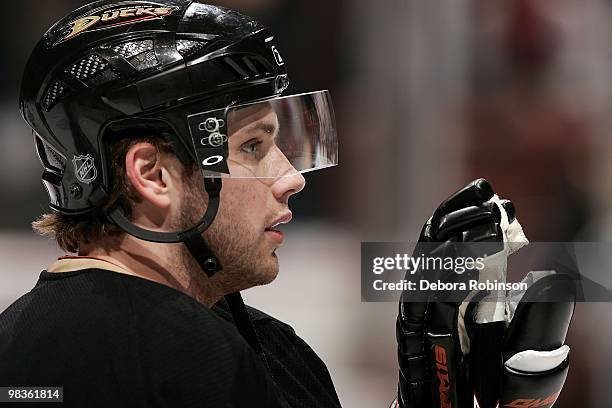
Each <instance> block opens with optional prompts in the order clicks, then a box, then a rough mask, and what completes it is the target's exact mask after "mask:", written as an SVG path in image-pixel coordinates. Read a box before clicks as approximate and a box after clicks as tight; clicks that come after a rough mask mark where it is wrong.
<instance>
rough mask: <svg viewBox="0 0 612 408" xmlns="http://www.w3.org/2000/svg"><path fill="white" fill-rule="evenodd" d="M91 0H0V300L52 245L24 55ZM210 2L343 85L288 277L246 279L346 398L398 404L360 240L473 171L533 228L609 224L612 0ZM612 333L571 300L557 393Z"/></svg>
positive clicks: (301, 75)
mask: <svg viewBox="0 0 612 408" xmlns="http://www.w3.org/2000/svg"><path fill="white" fill-rule="evenodd" d="M85 3H86V2H85V1H77V0H53V1H47V2H41V1H35V0H22V1H19V2H11V3H10V4H7V5H3V15H4V20H3V22H2V24H0V33H1V35H0V41H1V45H0V76H1V77H2V79H3V80H2V81H0V189H1V191H2V199H1V201H2V211H0V256H1V257H2V259H3V262H2V265H1V266H0V282H1V284H0V310H4V308H6V307H7V306H8V305H9V304H10V303H11V302H13V301H14V300H15V299H16V298H17V297H18V296H19V295H20V294H22V293H24V292H25V291H27V290H29V289H30V288H31V287H32V286H33V285H34V283H35V281H36V279H37V276H38V274H39V273H40V271H41V270H42V269H44V268H45V267H46V266H47V265H48V264H50V263H51V262H52V260H53V259H54V258H55V257H56V256H57V255H59V254H60V253H59V252H58V249H57V248H56V247H55V246H54V245H53V244H52V243H49V242H47V241H45V240H44V239H42V238H38V237H36V236H35V235H34V234H33V233H32V232H31V230H30V229H29V224H30V222H31V221H32V220H33V219H34V218H35V217H36V216H37V215H38V214H40V213H41V212H43V211H44V210H45V205H46V196H45V193H44V191H43V188H42V186H41V183H40V180H39V176H40V173H41V172H42V169H41V167H40V165H39V163H38V161H37V159H36V156H35V152H34V148H33V143H32V137H31V134H30V132H29V130H28V129H27V128H26V125H25V124H24V123H23V122H22V120H21V118H20V116H19V112H18V109H17V99H18V88H19V83H20V80H21V72H22V69H23V66H24V64H25V60H26V58H27V56H28V55H29V52H30V50H31V49H32V47H33V46H34V44H35V42H36V41H37V40H38V38H39V37H40V36H41V35H42V33H43V32H44V31H45V30H46V29H47V28H48V27H49V26H50V25H51V24H52V23H53V22H54V21H56V20H57V19H58V18H60V17H61V16H63V15H64V14H66V13H67V12H68V11H69V10H71V9H73V8H76V7H77V6H79V5H82V4H85ZM211 3H213V4H219V5H224V6H228V7H231V8H235V9H237V10H241V11H243V12H245V13H247V14H250V15H253V16H255V17H258V18H259V19H260V20H262V21H263V22H265V23H266V24H267V25H269V26H270V27H271V28H272V30H273V32H275V34H276V37H277V41H278V46H279V49H280V51H281V52H282V54H283V57H284V59H285V61H286V62H287V65H288V69H289V74H290V79H291V84H292V85H291V87H290V91H291V92H293V93H298V92H303V91H309V90H315V89H322V88H328V89H330V90H331V92H332V95H333V98H334V105H335V109H336V115H337V119H338V122H339V137H340V163H341V164H340V166H339V167H336V168H333V169H329V170H326V171H323V172H316V173H312V174H310V175H309V176H307V182H308V185H307V188H306V190H305V191H304V192H302V193H301V194H299V195H298V196H296V197H295V199H293V202H292V206H293V209H294V221H293V222H292V223H291V225H290V226H288V228H287V240H286V245H285V247H284V248H283V249H282V250H281V251H279V255H280V259H281V274H280V276H279V278H278V279H277V281H275V282H274V283H273V284H271V285H269V286H267V287H264V288H256V289H253V290H250V291H248V292H247V293H246V294H245V296H246V298H247V301H248V302H249V303H251V304H253V305H255V306H258V307H260V308H262V309H263V310H265V311H266V312H268V313H270V314H272V315H275V316H277V317H279V318H281V319H283V320H285V321H287V322H288V323H290V324H291V325H292V326H293V327H294V328H295V329H296V331H297V332H298V334H300V335H302V336H303V337H304V338H305V339H306V340H307V341H308V342H309V343H310V344H311V346H312V347H313V348H314V349H315V350H316V351H317V352H318V353H319V354H320V355H321V357H322V358H323V360H324V361H326V363H327V365H328V367H329V369H330V371H331V374H332V377H333V379H334V382H335V384H336V388H337V390H338V393H339V396H340V399H341V401H342V403H343V405H344V406H346V407H352V408H361V407H364V408H365V407H367V408H370V407H386V406H388V404H389V402H390V400H391V399H392V398H393V395H394V392H395V387H396V379H397V370H396V355H395V353H396V351H395V327H394V323H395V314H396V305H394V304H383V303H381V304H374V303H369V304H368V303H362V302H360V297H359V293H360V289H359V282H360V279H359V249H360V242H361V241H394V240H398V241H402V240H403V241H408V240H414V239H415V238H416V237H417V235H418V231H419V229H420V226H421V224H422V223H423V222H424V220H425V219H427V217H428V216H429V214H430V213H431V211H432V210H433V209H434V208H435V206H436V205H437V203H438V202H439V201H440V200H441V199H443V198H444V197H446V196H447V195H448V194H449V193H450V192H452V191H454V190H456V189H457V188H459V187H461V186H462V185H464V184H465V183H467V182H468V181H469V180H471V179H474V178H477V177H485V178H487V179H489V181H490V182H491V183H492V185H493V186H494V188H495V189H496V191H497V192H499V193H500V194H501V195H503V196H505V197H507V198H510V199H512V200H513V201H514V203H515V204H516V206H517V209H518V216H519V218H520V220H521V223H522V225H523V227H524V229H525V231H526V233H527V236H528V237H529V238H530V239H531V240H532V241H572V240H579V241H589V240H593V241H612V239H611V238H612V180H611V176H612V160H610V158H611V157H612V139H611V138H610V134H609V132H610V128H611V125H612V24H611V22H612V1H609V0H582V1H578V0H439V1H433V2H428V1H420V0H380V1H366V0H226V1H211ZM606 275H607V272H606ZM610 281H612V278H610ZM84 306H86V305H84ZM49 307H53V305H49ZM610 337H612V304H604V303H588V304H580V305H578V307H577V310H576V315H575V317H574V323H573V325H572V328H571V332H570V336H569V339H568V344H570V345H571V346H572V348H573V351H572V353H573V354H572V367H571V370H570V374H569V377H568V381H567V384H566V386H565V390H564V392H563V393H562V395H561V397H560V399H559V401H558V403H557V405H556V407H559V408H568V407H598V408H599V407H602V406H607V403H608V401H610V400H612V388H611V387H609V386H608V383H609V380H608V378H607V375H606V374H604V373H608V372H609V371H610V370H611V369H612V349H611V348H610V346H609V339H610ZM169 341H171V339H169Z"/></svg>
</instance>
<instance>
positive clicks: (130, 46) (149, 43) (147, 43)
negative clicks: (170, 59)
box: [113, 40, 153, 59]
mask: <svg viewBox="0 0 612 408" xmlns="http://www.w3.org/2000/svg"><path fill="white" fill-rule="evenodd" d="M113 51H115V52H116V53H117V54H119V55H121V56H122V57H123V58H125V59H130V58H132V57H134V56H136V55H139V54H142V53H144V52H147V51H153V40H141V41H128V42H124V43H121V44H118V45H115V46H114V47H113Z"/></svg>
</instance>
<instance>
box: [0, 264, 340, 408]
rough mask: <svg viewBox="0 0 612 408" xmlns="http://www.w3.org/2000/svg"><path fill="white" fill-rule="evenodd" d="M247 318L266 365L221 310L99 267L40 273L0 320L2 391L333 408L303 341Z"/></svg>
mask: <svg viewBox="0 0 612 408" xmlns="http://www.w3.org/2000/svg"><path fill="white" fill-rule="evenodd" d="M249 313H250V314H251V315H252V316H253V318H254V324H255V327H256V330H257V334H258V337H260V341H261V343H262V346H263V348H264V352H265V361H264V362H262V361H261V360H260V358H259V357H258V356H257V355H256V354H255V353H253V352H252V350H251V349H250V347H249V346H248V344H247V343H246V342H245V341H244V340H243V339H242V337H241V336H240V335H239V334H238V332H237V330H236V329H235V328H234V327H233V325H232V323H231V315H229V314H228V312H227V311H226V309H225V305H224V304H219V305H217V306H216V307H214V308H212V309H210V308H208V307H206V306H204V305H202V304H200V303H198V302H197V301H195V300H194V299H192V298H191V297H189V296H187V295H185V294H183V293H181V292H179V291H177V290H175V289H173V288H170V287H167V286H165V285H162V284H159V283H156V282H152V281H149V280H146V279H143V278H139V277H136V276H130V275H126V274H120V273H117V272H111V271H107V270H103V269H84V270H79V271H74V272H63V273H48V272H46V271H43V272H42V273H41V275H40V278H39V280H38V282H37V283H36V285H35V287H34V288H33V289H32V290H31V291H30V292H29V293H27V294H25V295H24V296H22V297H21V298H19V299H18V300H17V301H16V302H15V303H13V304H12V305H11V306H9V307H8V308H7V309H6V310H5V311H4V312H3V313H2V314H0V387H1V386H21V387H27V386H38V387H41V386H62V387H64V404H63V405H62V406H65V407H85V406H86V407H245V406H255V407H285V408H286V407H338V406H340V404H339V402H338V398H337V396H336V393H335V390H334V388H333V384H332V382H331V379H330V377H329V373H328V371H327V369H326V368H325V365H324V364H323V363H322V361H321V360H320V359H319V358H318V357H317V356H316V354H315V353H314V352H313V351H312V350H311V349H310V348H309V347H308V346H307V345H306V343H304V342H303V340H301V339H300V338H299V337H297V336H296V335H295V333H294V332H293V330H292V329H291V328H290V327H289V326H287V325H285V324H284V323H281V322H280V321H278V320H276V319H273V318H271V317H269V316H267V315H265V314H263V313H262V312H259V311H257V310H256V309H252V308H249ZM0 405H1V404H0ZM51 405H53V404H51ZM15 406H20V407H23V406H31V405H27V404H26V405H24V404H23V403H21V404H17V405H15ZM40 406H49V404H48V403H45V404H41V405H40Z"/></svg>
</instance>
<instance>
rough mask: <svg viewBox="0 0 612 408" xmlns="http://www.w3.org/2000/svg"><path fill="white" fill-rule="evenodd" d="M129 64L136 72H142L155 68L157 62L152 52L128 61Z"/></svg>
mask: <svg viewBox="0 0 612 408" xmlns="http://www.w3.org/2000/svg"><path fill="white" fill-rule="evenodd" d="M128 61H129V62H130V64H132V66H133V67H134V68H136V69H137V70H138V71H142V70H143V69H147V68H152V67H154V66H156V65H157V64H158V63H159V61H158V59H157V56H156V55H155V52H154V51H147V52H143V53H142V54H138V55H135V56H133V57H132V58H130V59H128Z"/></svg>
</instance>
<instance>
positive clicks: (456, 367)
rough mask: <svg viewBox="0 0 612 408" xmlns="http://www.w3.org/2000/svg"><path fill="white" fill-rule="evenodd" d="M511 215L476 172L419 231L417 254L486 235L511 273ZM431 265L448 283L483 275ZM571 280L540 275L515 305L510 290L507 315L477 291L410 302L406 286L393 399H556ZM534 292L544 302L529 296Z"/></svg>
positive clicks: (440, 251)
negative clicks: (561, 298) (508, 258)
mask: <svg viewBox="0 0 612 408" xmlns="http://www.w3.org/2000/svg"><path fill="white" fill-rule="evenodd" d="M514 220H515V214H514V206H513V205H512V203H511V202H509V201H501V200H499V199H497V197H495V199H494V193H493V190H492V188H491V186H490V185H489V183H488V182H487V181H486V180H483V179H480V180H476V181H474V182H472V183H470V184H469V185H468V186H466V187H465V188H463V189H462V190H460V191H458V192H457V193H455V194H453V195H452V196H451V197H449V198H448V199H447V200H445V201H444V202H443V203H442V204H441V205H440V206H439V207H438V209H437V210H436V211H435V212H434V215H433V216H432V217H431V218H430V220H429V221H428V222H427V224H426V225H425V226H424V228H423V230H422V232H421V236H420V237H419V244H418V245H417V248H416V249H415V255H414V256H420V255H423V253H424V252H425V254H426V255H428V256H431V255H435V256H436V257H445V256H453V257H457V256H465V255H466V254H465V253H463V254H462V253H458V251H459V252H461V251H463V250H464V249H465V247H461V246H458V245H456V244H454V243H456V242H479V243H489V244H488V245H487V251H488V256H491V255H492V254H495V253H497V255H496V256H497V257H498V258H499V257H501V258H503V259H502V261H503V262H502V263H503V267H502V266H500V267H499V269H503V274H504V276H503V278H504V279H505V257H506V256H507V254H508V253H509V252H508V251H507V248H508V243H507V242H505V241H507V240H508V236H507V231H506V230H504V228H506V229H507V227H508V225H509V224H512V223H513V222H514ZM517 225H518V223H517ZM519 228H520V226H519ZM520 233H521V234H522V230H521V231H520ZM525 241H526V239H525ZM458 248H459V249H458ZM504 248H506V249H504ZM471 255H474V254H471ZM489 259H490V258H489ZM496 262H500V261H499V260H498V261H496ZM500 265H501V263H500ZM427 273H428V274H429V276H427V278H428V279H429V280H431V278H432V276H431V274H432V273H438V275H437V276H435V279H439V280H442V281H453V280H454V281H456V280H457V279H460V280H464V281H465V280H468V279H474V278H475V279H479V278H481V277H479V276H475V275H474V274H473V271H472V273H471V274H470V273H466V274H462V275H461V276H457V274H454V272H453V273H451V275H449V274H448V273H446V274H445V273H444V272H443V271H439V272H432V271H427ZM481 273H482V271H481ZM532 277H533V276H532V275H530V278H532ZM532 280H535V279H532ZM572 288H573V286H572V282H571V281H569V280H566V279H563V278H561V277H559V276H558V275H555V276H554V277H553V276H546V277H543V278H541V279H540V280H539V281H537V282H536V283H535V284H533V286H532V287H531V288H530V289H529V290H528V291H527V293H526V294H524V295H523V296H522V299H519V297H521V295H522V294H518V295H516V296H515V301H518V300H521V303H519V304H518V307H516V308H515V307H514V306H516V304H512V305H510V304H509V303H508V302H506V301H505V300H506V299H505V294H504V297H503V299H502V300H501V301H500V302H501V316H502V317H501V319H500V318H499V312H500V307H499V306H500V302H495V301H493V302H491V300H490V299H489V301H488V302H481V303H478V300H482V296H480V295H481V294H480V293H479V294H475V293H469V292H468V291H466V292H465V293H457V292H455V293H453V294H452V297H451V298H449V299H448V300H447V299H444V298H441V297H440V293H432V294H431V295H430V296H429V297H428V298H427V299H426V301H423V302H420V301H419V302H411V301H409V300H410V299H409V298H407V296H411V294H410V293H408V292H405V293H403V294H402V299H401V301H400V305H399V314H398V318H397V340H398V358H399V365H400V375H399V387H398V399H397V401H396V403H395V404H396V406H399V407H402V408H417V407H419V408H430V407H431V408H434V407H436V408H438V407H439V408H467V407H472V406H475V398H477V399H478V401H479V403H480V406H481V407H482V408H485V407H486V408H488V407H496V406H498V403H499V402H500V401H501V406H502V407H504V406H505V407H511V408H518V407H533V408H535V407H550V406H551V405H552V404H553V403H554V401H555V400H556V397H557V396H558V393H559V391H560V389H561V387H562V386H563V382H564V381H565V376H566V374H567V368H568V360H567V354H568V352H569V348H567V346H562V344H563V341H564V339H565V334H566V332H567V328H568V325H569V321H570V319H571V315H572V312H573V305H574V302H573V297H572V296H574V295H573V291H572ZM553 292H554V293H555V294H556V297H555V299H559V292H561V293H564V294H566V297H565V298H564V299H566V300H567V301H566V302H556V303H553V302H542V301H546V300H547V296H552V295H551V294H552V293H553ZM534 299H537V300H539V301H540V302H539V303H529V302H528V301H530V300H534ZM551 299H552V297H551ZM468 301H469V302H468ZM488 315H490V316H488ZM483 316H485V317H484V318H483ZM495 316H497V317H495ZM544 316H549V317H548V318H547V319H544V318H543V317H544ZM508 322H510V323H509V324H508ZM521 404H522V405H521Z"/></svg>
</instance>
